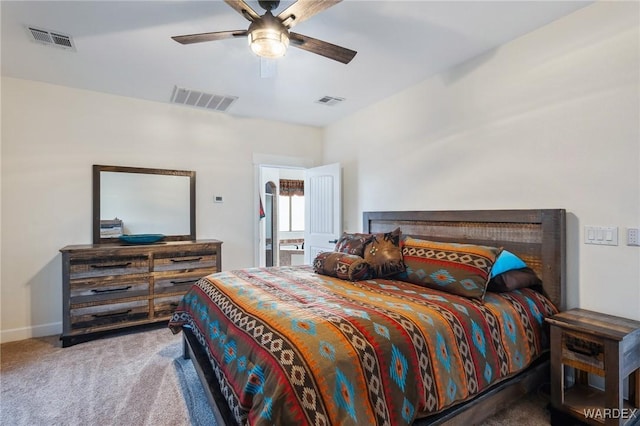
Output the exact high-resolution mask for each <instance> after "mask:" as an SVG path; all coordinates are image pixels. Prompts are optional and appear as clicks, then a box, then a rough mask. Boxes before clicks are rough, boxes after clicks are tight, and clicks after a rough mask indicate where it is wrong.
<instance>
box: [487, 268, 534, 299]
mask: <svg viewBox="0 0 640 426" xmlns="http://www.w3.org/2000/svg"><path fill="white" fill-rule="evenodd" d="M540 286H542V280H541V279H540V278H538V276H537V275H536V273H535V272H534V271H533V269H531V268H521V269H512V270H510V271H506V272H503V273H501V274H499V275H497V276H495V277H493V278H491V280H490V281H489V285H488V287H487V290H488V291H494V292H497V293H503V292H506V291H512V290H517V289H519V288H525V287H540Z"/></svg>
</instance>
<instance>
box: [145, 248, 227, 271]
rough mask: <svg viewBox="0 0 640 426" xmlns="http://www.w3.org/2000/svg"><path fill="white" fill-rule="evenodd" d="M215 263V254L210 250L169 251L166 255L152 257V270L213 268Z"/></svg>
mask: <svg viewBox="0 0 640 426" xmlns="http://www.w3.org/2000/svg"><path fill="white" fill-rule="evenodd" d="M216 265H217V255H216V253H212V252H211V251H206V252H196V253H193V252H190V253H171V254H168V255H166V256H164V255H162V254H159V255H156V256H155V257H154V259H153V270H154V271H156V272H158V271H160V272H161V271H178V270H191V269H204V268H215V267H216Z"/></svg>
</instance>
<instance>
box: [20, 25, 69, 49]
mask: <svg viewBox="0 0 640 426" xmlns="http://www.w3.org/2000/svg"><path fill="white" fill-rule="evenodd" d="M27 31H28V32H29V35H30V36H31V40H32V41H35V42H37V43H41V44H46V45H47V46H52V47H60V48H62V49H66V50H76V47H75V45H74V44H73V40H72V39H71V36H68V35H66V34H62V33H59V32H57V31H49V30H45V29H43V28H36V27H27Z"/></svg>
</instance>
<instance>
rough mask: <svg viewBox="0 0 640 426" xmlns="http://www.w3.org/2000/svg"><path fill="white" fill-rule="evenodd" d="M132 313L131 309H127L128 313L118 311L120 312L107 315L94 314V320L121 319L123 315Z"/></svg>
mask: <svg viewBox="0 0 640 426" xmlns="http://www.w3.org/2000/svg"><path fill="white" fill-rule="evenodd" d="M129 313H131V309H127V310H126V311H118V312H109V313H107V314H93V315H92V316H93V317H94V318H107V317H119V316H122V315H127V314H129Z"/></svg>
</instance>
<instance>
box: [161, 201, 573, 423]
mask: <svg viewBox="0 0 640 426" xmlns="http://www.w3.org/2000/svg"><path fill="white" fill-rule="evenodd" d="M393 232H400V233H401V235H402V239H403V240H402V241H403V243H402V244H405V246H403V248H402V251H403V253H405V254H406V253H410V252H409V251H407V250H408V248H410V246H411V243H412V242H413V243H415V244H419V243H421V242H426V243H430V242H433V244H436V245H437V244H442V245H447V244H449V246H455V247H457V246H461V247H476V246H478V247H495V248H499V250H498V251H497V252H496V253H500V250H507V251H508V252H510V253H513V254H515V255H516V256H517V257H518V258H519V259H521V260H522V261H524V262H525V263H526V266H527V267H528V268H530V269H531V270H532V271H534V272H535V274H536V275H537V277H539V278H540V281H541V286H540V287H539V288H519V289H515V290H513V291H508V292H486V293H485V292H483V297H482V298H480V299H478V298H472V297H465V296H463V295H459V294H452V293H450V292H447V291H441V290H440V289H439V287H438V286H432V287H425V286H423V285H416V281H415V280H413V282H407V281H405V280H404V279H396V278H398V277H401V274H400V275H392V276H386V277H383V278H380V277H373V278H371V277H365V278H367V279H361V280H358V279H356V280H353V281H351V280H348V279H340V278H337V277H335V276H328V275H324V274H320V273H316V272H315V271H317V270H318V269H317V268H312V267H311V266H308V265H307V266H297V267H275V268H273V267H272V268H249V269H244V270H238V271H226V272H221V273H217V274H213V275H210V276H207V277H205V278H203V279H202V280H200V281H199V282H198V283H197V284H195V285H194V286H193V287H192V288H191V289H190V290H189V292H188V293H187V294H186V295H185V297H184V298H183V300H182V301H181V303H180V305H179V306H178V308H177V309H176V311H175V313H174V315H173V317H172V319H171V321H170V323H169V326H170V328H171V329H172V330H173V331H174V332H176V333H177V332H179V331H182V332H183V336H184V356H185V358H191V359H192V361H193V363H194V366H195V368H196V371H197V372H198V376H199V377H200V380H201V381H202V384H203V387H204V389H205V393H206V394H207V397H208V399H209V402H210V404H211V406H212V409H213V412H214V415H215V417H216V421H217V423H218V424H219V425H235V424H256V425H263V424H264V425H267V424H276V425H287V424H296V425H298V424H314V425H322V424H326V425H329V424H332V425H337V424H344V425H347V424H356V425H358V424H359V425H362V424H379V425H384V424H386V425H400V424H415V425H427V424H474V423H475V424H477V423H478V422H480V421H481V420H482V419H484V418H486V417H488V416H490V415H492V414H494V413H495V412H497V411H498V410H500V409H502V408H504V407H506V406H507V405H508V404H509V403H510V402H512V401H513V400H515V399H517V398H520V397H521V396H523V395H524V394H526V393H528V392H531V391H533V390H534V389H537V388H538V387H539V386H540V385H541V384H542V383H544V382H548V374H549V373H548V364H549V363H548V330H547V328H546V326H545V322H544V317H546V316H549V315H552V314H554V313H555V312H557V311H558V310H563V309H564V283H565V212H564V210H561V209H537V210H476V211H413V212H409V211H400V212H365V213H364V214H363V232H362V234H364V235H369V236H371V235H378V236H380V235H390V234H391V233H393ZM449 246H447V247H449ZM367 247H368V246H367ZM500 254H501V253H500ZM496 256H497V255H496ZM405 259H407V265H409V263H408V262H409V260H408V259H409V257H408V256H407V257H405ZM314 269H315V270H314ZM489 269H490V268H489ZM407 271H410V272H411V273H412V274H413V275H414V276H416V275H419V274H418V273H417V271H415V270H413V269H411V268H410V267H409V266H407ZM439 273H440V271H439ZM406 276H407V275H405V277H406ZM464 294H466V293H464Z"/></svg>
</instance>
